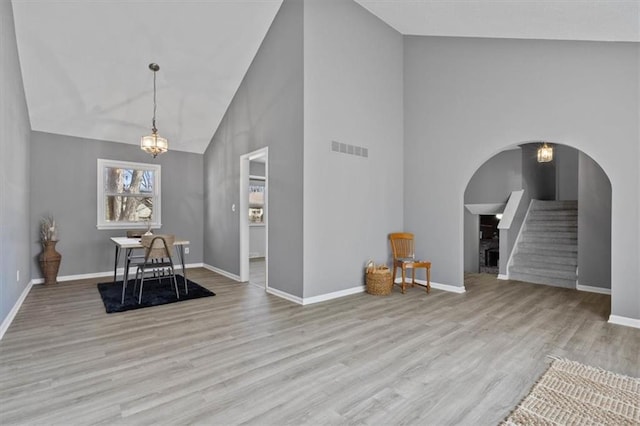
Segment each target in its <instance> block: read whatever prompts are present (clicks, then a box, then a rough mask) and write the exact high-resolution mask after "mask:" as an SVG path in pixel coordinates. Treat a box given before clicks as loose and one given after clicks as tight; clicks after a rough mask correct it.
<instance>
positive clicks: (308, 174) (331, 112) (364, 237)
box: [269, 0, 430, 297]
mask: <svg viewBox="0 0 640 426" xmlns="http://www.w3.org/2000/svg"><path fill="white" fill-rule="evenodd" d="M402 43H403V41H402V36H401V35H400V34H399V33H398V32H396V31H395V30H393V29H392V28H390V27H389V26H387V25H386V24H384V23H383V22H382V21H380V20H379V19H378V18H376V17H375V16H373V15H372V14H371V13H369V12H368V11H366V10H365V9H364V8H362V7H361V6H360V5H358V4H357V3H355V2H353V1H351V0H334V1H324V0H311V1H307V2H305V10H304V112H305V115H304V297H313V296H317V295H321V294H326V293H330V292H335V291H340V290H344V289H348V288H353V287H356V286H359V285H362V284H363V276H364V265H365V263H366V261H367V260H368V259H373V260H375V261H376V262H379V263H380V262H386V261H387V260H388V258H389V252H390V249H389V242H388V240H387V235H388V234H389V233H390V232H395V231H401V230H402V229H403V226H402V199H403V182H402V172H401V170H402V151H403V143H402V126H403V124H402V123H403V119H402ZM331 141H338V142H342V143H346V144H350V145H355V146H361V147H366V148H368V149H369V157H368V158H363V157H359V156H355V155H349V154H340V153H336V152H332V151H331V149H330V146H331ZM428 194H429V188H428V187H427V186H425V187H424V188H422V190H420V191H416V192H415V193H412V194H411V197H420V198H423V197H424V198H428V197H429V195H428ZM270 217H271V218H273V213H271V216H270ZM406 230H407V231H411V229H410V228H408V229H406ZM270 235H271V234H270ZM423 248H424V246H421V245H420V241H418V246H417V254H418V255H419V256H429V255H430V253H429V252H427V251H426V250H423ZM269 253H271V252H269Z"/></svg>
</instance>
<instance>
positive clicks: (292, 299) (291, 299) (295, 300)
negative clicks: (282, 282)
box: [266, 287, 304, 305]
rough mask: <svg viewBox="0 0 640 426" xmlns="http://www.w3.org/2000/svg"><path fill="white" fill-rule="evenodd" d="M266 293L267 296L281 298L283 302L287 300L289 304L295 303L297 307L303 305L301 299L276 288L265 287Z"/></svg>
mask: <svg viewBox="0 0 640 426" xmlns="http://www.w3.org/2000/svg"><path fill="white" fill-rule="evenodd" d="M266 291H267V293H269V294H273V295H274V296H278V297H281V298H283V299H285V300H288V301H289V302H293V303H297V304H298V305H304V301H303V300H302V298H301V297H298V296H294V295H293V294H289V293H287V292H284V291H282V290H278V289H277V288H273V287H267V288H266Z"/></svg>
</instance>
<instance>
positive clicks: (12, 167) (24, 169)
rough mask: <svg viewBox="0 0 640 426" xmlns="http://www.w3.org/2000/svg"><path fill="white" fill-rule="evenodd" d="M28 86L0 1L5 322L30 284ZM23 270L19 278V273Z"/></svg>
mask: <svg viewBox="0 0 640 426" xmlns="http://www.w3.org/2000/svg"><path fill="white" fill-rule="evenodd" d="M23 87H24V86H23V84H22V74H21V72H20V62H19V59H18V49H17V45H16V35H15V29H14V23H13V10H12V7H11V2H10V1H9V0H1V1H0V323H2V321H4V319H5V318H6V317H7V315H8V314H9V312H10V311H11V309H12V308H13V306H14V305H15V303H16V302H17V300H18V298H19V297H20V294H22V292H23V291H24V289H25V287H26V286H27V284H28V283H29V278H30V275H31V272H30V266H31V262H30V261H29V251H30V245H29V149H30V144H29V140H30V136H31V125H30V123H29V113H28V111H27V103H26V100H25V94H24V89H23ZM18 270H19V271H20V279H19V280H18V279H17V276H16V271H18Z"/></svg>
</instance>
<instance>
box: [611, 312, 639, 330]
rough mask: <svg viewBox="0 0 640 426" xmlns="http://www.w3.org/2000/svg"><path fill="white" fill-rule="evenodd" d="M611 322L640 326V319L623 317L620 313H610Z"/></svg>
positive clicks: (634, 326)
mask: <svg viewBox="0 0 640 426" xmlns="http://www.w3.org/2000/svg"><path fill="white" fill-rule="evenodd" d="M609 323H611V324H617V325H625V326H627V327H633V328H640V319H635V318H627V317H621V316H618V315H609Z"/></svg>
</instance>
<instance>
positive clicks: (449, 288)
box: [395, 278, 467, 294]
mask: <svg viewBox="0 0 640 426" xmlns="http://www.w3.org/2000/svg"><path fill="white" fill-rule="evenodd" d="M401 281H402V278H396V280H395V282H396V283H399V282H401ZM416 282H417V283H418V284H422V285H427V281H425V280H418V279H416ZM431 288H435V289H438V290H443V291H448V292H451V293H459V294H461V293H466V291H467V290H466V289H465V288H464V287H458V286H456V285H450V284H440V283H435V282H433V281H431Z"/></svg>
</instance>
